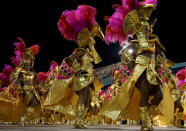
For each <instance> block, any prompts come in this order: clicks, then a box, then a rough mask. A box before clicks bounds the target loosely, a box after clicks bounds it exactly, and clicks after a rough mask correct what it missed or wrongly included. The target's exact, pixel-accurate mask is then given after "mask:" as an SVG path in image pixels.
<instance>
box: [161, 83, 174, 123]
mask: <svg viewBox="0 0 186 131" xmlns="http://www.w3.org/2000/svg"><path fill="white" fill-rule="evenodd" d="M162 85H163V100H162V101H161V102H160V104H159V106H158V109H159V110H160V112H161V113H162V114H163V117H164V119H165V120H166V122H168V123H170V122H171V121H172V120H173V118H174V101H173V99H172V95H171V92H170V90H169V88H168V86H167V84H166V83H163V84H162Z"/></svg>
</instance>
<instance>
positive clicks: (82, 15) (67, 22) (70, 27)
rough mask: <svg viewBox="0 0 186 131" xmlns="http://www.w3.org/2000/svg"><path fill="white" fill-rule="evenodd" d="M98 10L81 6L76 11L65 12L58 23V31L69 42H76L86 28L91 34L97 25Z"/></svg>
mask: <svg viewBox="0 0 186 131" xmlns="http://www.w3.org/2000/svg"><path fill="white" fill-rule="evenodd" d="M96 12H97V11H96V9H95V8H94V7H91V6H88V5H80V6H78V8H77V9H76V10H71V11H67V10H66V11H64V12H63V13H62V15H61V18H60V19H59V21H58V29H59V31H60V32H61V34H62V36H64V38H66V39H67V40H74V41H76V37H77V34H78V33H79V32H80V31H81V30H82V29H84V28H88V30H89V32H91V30H92V28H93V26H94V24H95V16H96Z"/></svg>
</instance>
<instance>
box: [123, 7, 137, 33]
mask: <svg viewBox="0 0 186 131" xmlns="http://www.w3.org/2000/svg"><path fill="white" fill-rule="evenodd" d="M139 24H140V18H139V15H138V12H137V10H136V9H135V10H132V11H130V12H129V13H128V14H127V16H126V17H125V19H124V23H123V28H124V32H125V34H126V35H128V34H129V33H130V31H132V30H133V29H134V28H135V27H136V26H137V25H139Z"/></svg>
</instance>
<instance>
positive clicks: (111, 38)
mask: <svg viewBox="0 0 186 131" xmlns="http://www.w3.org/2000/svg"><path fill="white" fill-rule="evenodd" d="M121 2H122V5H113V7H115V13H114V14H113V15H112V16H111V17H110V18H109V19H108V21H109V24H108V25H107V27H106V31H105V32H106V37H105V42H106V44H108V45H109V44H110V43H116V42H119V43H120V44H121V45H122V44H123V43H124V41H126V39H127V35H126V34H125V33H124V30H123V22H124V19H125V17H126V15H127V14H128V13H129V12H130V11H131V10H134V9H137V8H139V7H140V6H141V5H144V4H154V5H157V0H144V1H142V2H139V1H138V0H121Z"/></svg>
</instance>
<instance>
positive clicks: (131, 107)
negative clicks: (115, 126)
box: [101, 64, 174, 122]
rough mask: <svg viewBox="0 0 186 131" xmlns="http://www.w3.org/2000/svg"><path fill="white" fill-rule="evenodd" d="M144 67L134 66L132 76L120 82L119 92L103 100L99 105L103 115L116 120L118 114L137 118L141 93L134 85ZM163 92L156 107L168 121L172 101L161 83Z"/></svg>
mask: <svg viewBox="0 0 186 131" xmlns="http://www.w3.org/2000/svg"><path fill="white" fill-rule="evenodd" d="M146 68H147V67H146V66H143V65H141V64H137V65H136V66H135V68H134V72H133V74H132V76H131V77H130V78H129V79H128V80H127V81H126V82H125V83H124V84H122V86H121V90H120V92H119V94H118V95H117V96H114V97H113V98H112V99H111V100H109V101H107V102H105V103H104V104H103V106H102V107H101V113H102V114H103V115H105V116H106V117H109V118H110V119H113V120H117V119H118V118H119V116H120V115H121V117H122V118H130V119H132V120H139V112H138V110H139V104H140V99H141V94H140V92H139V91H138V89H137V88H135V86H134V85H135V83H136V81H137V80H138V78H139V77H140V76H141V74H142V73H143V72H144V71H145V70H146ZM163 92H164V96H163V100H162V101H161V103H160V105H159V107H158V108H159V110H160V112H161V113H162V114H163V117H164V119H165V120H166V121H167V122H170V121H171V120H172V119H173V115H174V102H173V99H172V96H171V93H170V90H169V88H168V87H167V85H166V84H163Z"/></svg>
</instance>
